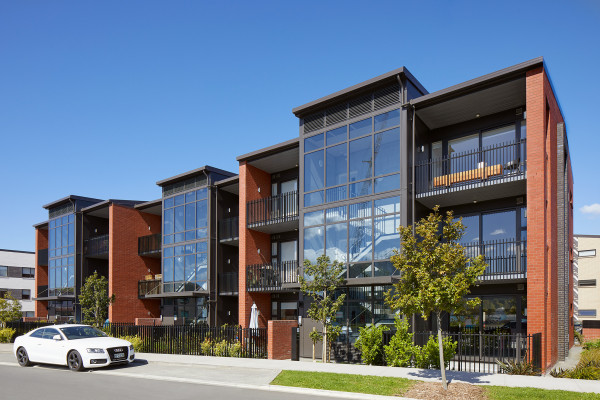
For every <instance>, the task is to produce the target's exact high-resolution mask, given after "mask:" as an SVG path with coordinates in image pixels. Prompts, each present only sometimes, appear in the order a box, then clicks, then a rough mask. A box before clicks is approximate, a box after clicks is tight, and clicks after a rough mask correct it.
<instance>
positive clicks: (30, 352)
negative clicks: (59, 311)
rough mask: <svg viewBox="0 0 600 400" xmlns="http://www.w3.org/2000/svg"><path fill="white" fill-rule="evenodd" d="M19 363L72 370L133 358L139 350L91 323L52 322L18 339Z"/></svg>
mask: <svg viewBox="0 0 600 400" xmlns="http://www.w3.org/2000/svg"><path fill="white" fill-rule="evenodd" d="M13 351H14V354H15V356H16V357H17V361H18V362H19V365H21V366H22V367H27V366H30V365H31V364H32V363H41V364H57V365H67V366H68V367H69V369H71V370H72V371H82V370H83V369H85V368H98V367H105V366H107V365H114V364H126V363H130V362H133V360H134V359H135V352H134V350H133V345H132V344H131V343H129V342H128V341H127V340H123V339H117V338H113V337H110V336H108V335H107V334H106V333H104V332H102V331H101V330H98V329H96V328H93V327H91V326H89V325H71V324H69V325H52V326H46V327H43V328H38V329H34V330H33V331H31V332H29V333H26V334H25V335H23V336H19V337H17V338H16V339H15V344H14V347H13Z"/></svg>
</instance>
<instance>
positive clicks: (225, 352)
mask: <svg viewBox="0 0 600 400" xmlns="http://www.w3.org/2000/svg"><path fill="white" fill-rule="evenodd" d="M215 356H217V357H229V343H227V340H221V341H220V342H218V343H217V344H215Z"/></svg>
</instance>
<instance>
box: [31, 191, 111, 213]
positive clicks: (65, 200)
mask: <svg viewBox="0 0 600 400" xmlns="http://www.w3.org/2000/svg"><path fill="white" fill-rule="evenodd" d="M76 200H83V201H89V202H93V203H96V202H101V201H102V200H101V199H94V198H92V197H83V196H75V195H72V194H71V195H69V196H66V197H63V198H62V199H58V200H55V201H53V202H51V203H48V204H45V205H43V206H42V207H43V208H45V209H47V210H48V209H50V208H54V207H56V206H60V205H61V204H66V203H70V202H73V201H76Z"/></svg>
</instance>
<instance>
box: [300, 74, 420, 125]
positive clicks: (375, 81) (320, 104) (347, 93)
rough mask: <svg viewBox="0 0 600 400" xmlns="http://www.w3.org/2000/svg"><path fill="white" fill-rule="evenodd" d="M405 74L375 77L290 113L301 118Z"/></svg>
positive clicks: (413, 80)
mask: <svg viewBox="0 0 600 400" xmlns="http://www.w3.org/2000/svg"><path fill="white" fill-rule="evenodd" d="M405 72H407V70H406V68H405V67H400V68H398V69H395V70H393V71H390V72H387V73H385V74H383V75H379V76H376V77H375V78H371V79H369V80H367V81H364V82H361V83H358V84H356V85H354V86H350V87H348V88H346V89H342V90H340V91H337V92H335V93H332V94H330V95H327V96H325V97H321V98H320V99H317V100H314V101H311V102H309V103H306V104H304V105H301V106H299V107H296V108H294V109H292V112H293V113H294V115H295V116H296V117H298V118H302V117H303V116H305V115H307V114H310V113H311V112H313V111H316V110H318V109H322V108H325V107H328V106H329V105H330V104H332V103H338V102H340V101H341V100H343V99H345V98H350V97H354V96H356V95H358V94H359V93H361V92H365V91H367V90H370V89H372V88H374V87H376V86H381V85H383V84H384V83H386V82H387V81H389V80H393V79H395V78H396V76H398V75H406V74H405ZM411 76H412V75H411ZM411 82H412V83H413V84H416V83H417V82H418V81H417V80H416V79H414V77H413V79H412V80H411ZM418 86H419V87H422V86H421V84H420V83H419V84H418ZM423 89H424V88H423Z"/></svg>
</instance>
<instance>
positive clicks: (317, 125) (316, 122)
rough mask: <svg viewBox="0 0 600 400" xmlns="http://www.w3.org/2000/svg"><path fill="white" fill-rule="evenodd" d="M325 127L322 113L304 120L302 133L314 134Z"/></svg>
mask: <svg viewBox="0 0 600 400" xmlns="http://www.w3.org/2000/svg"><path fill="white" fill-rule="evenodd" d="M324 126H325V116H324V115H323V113H322V112H319V113H316V114H312V115H309V116H307V117H306V118H304V133H308V132H314V131H317V130H319V129H322V128H323V127H324Z"/></svg>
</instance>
